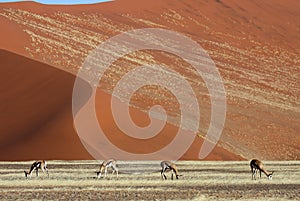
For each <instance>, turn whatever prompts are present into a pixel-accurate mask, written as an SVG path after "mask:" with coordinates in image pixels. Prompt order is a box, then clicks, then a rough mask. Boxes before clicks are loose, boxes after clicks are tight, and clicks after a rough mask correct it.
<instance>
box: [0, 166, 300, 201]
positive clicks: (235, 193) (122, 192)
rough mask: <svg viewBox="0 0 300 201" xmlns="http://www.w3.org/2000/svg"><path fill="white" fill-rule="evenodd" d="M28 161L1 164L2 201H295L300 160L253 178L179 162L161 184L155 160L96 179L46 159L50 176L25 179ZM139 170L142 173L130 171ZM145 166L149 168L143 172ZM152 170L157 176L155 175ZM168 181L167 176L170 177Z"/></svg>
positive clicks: (84, 169)
mask: <svg viewBox="0 0 300 201" xmlns="http://www.w3.org/2000/svg"><path fill="white" fill-rule="evenodd" d="M30 163H31V162H1V163H0V180H1V183H0V189H1V194H0V199H1V200H18V199H21V200H32V199H33V200H34V199H37V200H41V199H46V200H74V199H76V200H78V199H79V200H168V199H169V200H236V199H239V200H254V199H255V200H257V199H259V200H299V197H300V190H299V189H300V168H299V167H300V161H289V162H288V161H286V162H282V161H281V162H278V161H276V162H275V161H274V162H265V166H266V168H267V169H268V170H270V171H271V170H272V171H275V173H274V178H273V180H272V181H269V180H267V178H266V177H265V176H263V178H262V179H257V180H256V181H252V180H251V174H250V168H249V165H248V162H245V161H242V162H206V161H205V162H204V161H178V162H177V163H176V164H177V166H178V169H179V171H180V174H182V177H181V178H180V179H179V180H173V181H172V180H166V181H162V180H161V178H160V173H159V170H160V167H159V161H140V162H138V161H134V162H126V161H121V162H119V165H118V167H119V171H120V174H119V177H118V178H116V176H115V175H114V176H112V175H109V176H108V177H107V178H105V179H104V178H101V179H100V180H97V179H95V176H96V174H95V173H94V172H95V171H96V170H97V169H98V164H99V162H97V161H49V162H48V168H49V172H50V178H47V177H46V176H45V175H43V174H42V173H41V175H40V176H39V177H36V176H35V174H33V175H32V179H31V180H26V179H25V177H24V173H23V170H25V169H26V170H27V169H29V166H30ZM135 167H139V168H140V169H141V170H142V171H143V170H145V171H147V173H144V174H130V172H131V173H133V171H134V169H135ZM146 167H147V168H146ZM153 171H155V172H153ZM168 176H169V178H170V175H168Z"/></svg>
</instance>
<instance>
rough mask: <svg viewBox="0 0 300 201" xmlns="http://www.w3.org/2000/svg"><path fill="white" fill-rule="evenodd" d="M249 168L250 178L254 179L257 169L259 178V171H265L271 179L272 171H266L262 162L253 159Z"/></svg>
mask: <svg viewBox="0 0 300 201" xmlns="http://www.w3.org/2000/svg"><path fill="white" fill-rule="evenodd" d="M250 168H251V173H252V180H253V179H254V180H256V178H255V176H256V173H257V171H258V170H259V175H260V178H261V172H263V173H265V175H266V176H267V177H268V179H269V180H272V176H273V172H271V173H268V172H267V170H266V169H265V168H264V166H263V163H262V162H261V161H260V160H257V159H253V160H251V162H250Z"/></svg>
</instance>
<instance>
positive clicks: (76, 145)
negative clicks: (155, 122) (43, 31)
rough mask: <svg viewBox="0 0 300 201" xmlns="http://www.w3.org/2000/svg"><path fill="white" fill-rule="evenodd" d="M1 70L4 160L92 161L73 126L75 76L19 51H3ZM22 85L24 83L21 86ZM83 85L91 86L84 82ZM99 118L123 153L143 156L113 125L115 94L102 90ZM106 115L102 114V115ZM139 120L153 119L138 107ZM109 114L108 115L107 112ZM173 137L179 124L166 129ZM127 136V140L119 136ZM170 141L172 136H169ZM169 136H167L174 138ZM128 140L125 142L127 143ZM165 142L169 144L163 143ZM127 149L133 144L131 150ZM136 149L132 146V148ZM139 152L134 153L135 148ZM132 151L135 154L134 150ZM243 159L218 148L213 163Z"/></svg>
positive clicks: (189, 155)
mask: <svg viewBox="0 0 300 201" xmlns="http://www.w3.org/2000/svg"><path fill="white" fill-rule="evenodd" d="M0 61H1V66H5V68H1V76H2V77H1V85H0V86H1V95H2V97H1V104H0V106H1V108H0V110H1V120H2V121H1V122H2V123H1V127H0V130H1V136H0V137H1V138H0V141H1V147H0V150H1V160H26V159H28V160H29V159H34V158H46V159H92V157H91V156H90V155H89V154H88V153H87V151H86V150H85V149H84V147H83V146H82V144H81V142H80V139H79V138H78V136H77V134H76V132H75V130H74V128H73V117H72V88H73V83H74V80H75V77H74V76H73V75H71V74H69V73H67V72H65V71H62V70H59V69H56V68H54V67H52V66H49V65H47V64H43V63H40V62H37V61H34V60H31V59H28V58H25V57H22V56H19V55H16V54H14V53H10V52H7V51H4V50H1V51H0ZM16 83H18V84H16ZM82 85H83V87H85V88H86V90H87V91H90V87H89V86H88V85H87V84H85V83H84V82H82ZM98 96H99V98H100V99H101V102H100V101H99V106H97V107H99V110H98V111H99V113H101V115H99V117H102V118H101V119H100V122H101V125H102V126H103V130H110V131H113V133H114V135H112V139H111V140H112V142H114V143H115V144H118V143H117V142H119V143H120V142H121V146H124V147H122V148H123V149H125V150H126V148H127V149H128V151H130V152H137V153H139V152H140V151H141V150H139V149H140V147H138V146H136V147H134V146H132V145H134V144H135V145H136V144H138V142H139V141H138V140H133V141H130V140H129V141H128V139H126V137H125V136H124V135H122V134H121V133H120V131H118V129H117V127H116V125H115V124H114V122H113V119H112V116H111V113H110V111H109V110H107V109H106V108H110V107H109V104H110V97H111V96H110V95H108V94H107V93H104V92H103V91H99V94H98ZM100 111H101V112H100ZM132 112H133V115H134V117H135V118H137V119H139V121H140V122H146V121H147V116H146V115H145V114H144V113H143V112H140V111H138V110H136V109H132ZM103 113H104V114H105V115H104V114H103ZM166 129H167V130H168V132H169V133H170V134H172V133H173V132H174V131H176V128H175V127H174V126H171V125H169V126H167V128H166ZM119 136H123V137H119ZM169 137H170V136H169ZM169 137H168V136H166V134H163V138H169ZM124 142H125V143H124ZM161 143H163V141H161ZM201 144H202V140H200V138H199V139H196V140H195V142H194V143H193V145H192V146H191V148H190V149H189V150H188V151H187V153H186V154H185V155H184V158H186V159H193V158H196V157H197V154H198V152H199V147H200V146H201ZM126 145H127V146H126ZM128 145H130V146H128ZM156 145H158V146H161V145H160V143H155V144H154V143H153V142H145V143H144V144H143V147H145V146H146V147H148V149H145V151H147V150H148V151H151V150H155V149H157V147H156ZM132 148H133V149H132ZM130 149H131V150H130ZM223 157H224V158H227V159H238V158H239V157H238V156H236V155H234V154H232V153H230V152H228V151H226V150H224V149H222V148H218V147H217V148H216V149H215V150H214V152H213V153H212V154H211V155H210V156H209V157H208V159H215V160H220V159H223Z"/></svg>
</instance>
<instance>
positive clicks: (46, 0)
mask: <svg viewBox="0 0 300 201" xmlns="http://www.w3.org/2000/svg"><path fill="white" fill-rule="evenodd" d="M35 1H36V2H39V3H43V4H89V3H99V2H106V1H110V0H71V1H68V0H35ZM2 2H17V1H16V0H3V1H2V0H0V3H2Z"/></svg>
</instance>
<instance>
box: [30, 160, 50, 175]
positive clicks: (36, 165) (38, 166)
mask: <svg viewBox="0 0 300 201" xmlns="http://www.w3.org/2000/svg"><path fill="white" fill-rule="evenodd" d="M39 169H41V170H42V171H43V173H44V174H45V171H46V173H47V175H48V177H49V173H48V168H47V162H46V161H44V160H41V161H35V162H34V163H32V165H31V167H30V170H29V172H26V171H25V170H24V172H25V177H26V179H27V178H28V175H29V178H31V175H32V172H33V171H34V170H35V171H36V176H39V173H38V171H39Z"/></svg>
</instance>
